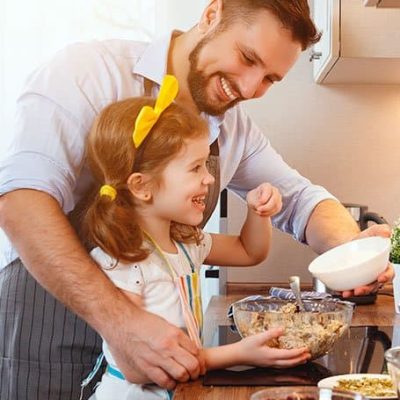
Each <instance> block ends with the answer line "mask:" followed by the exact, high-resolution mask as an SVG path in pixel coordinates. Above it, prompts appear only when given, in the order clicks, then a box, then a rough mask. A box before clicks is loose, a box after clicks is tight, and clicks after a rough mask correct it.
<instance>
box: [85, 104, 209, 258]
mask: <svg viewBox="0 0 400 400" xmlns="http://www.w3.org/2000/svg"><path fill="white" fill-rule="evenodd" d="M154 104H155V100H154V99H151V98H148V97H137V98H130V99H127V100H123V101H119V102H116V103H113V104H111V105H109V106H108V107H106V108H105V109H104V110H103V111H102V112H101V113H100V115H99V116H98V118H97V119H96V121H95V123H94V125H93V128H92V130H91V132H90V133H89V137H88V143H87V157H88V162H89V166H90V168H91V170H92V173H93V175H94V178H95V179H96V181H97V182H98V190H97V192H96V194H95V197H94V199H93V201H92V203H91V205H90V206H89V207H88V209H87V211H86V213H85V216H84V221H83V226H84V229H85V233H86V235H87V237H88V239H89V240H90V241H91V242H92V243H93V244H95V245H97V246H99V247H100V248H101V249H103V250H104V251H105V252H106V253H108V254H109V255H111V256H112V257H114V258H115V259H116V260H119V261H125V262H134V261H140V260H143V259H145V258H146V257H147V256H148V251H147V250H146V249H145V248H144V246H143V233H142V231H141V229H140V227H139V225H138V224H137V215H136V211H135V205H134V199H133V195H132V193H131V192H130V191H129V189H128V186H127V180H128V177H129V176H130V175H131V174H132V172H141V173H144V174H149V175H150V176H152V177H154V179H155V181H156V182H157V176H158V175H159V174H160V173H161V171H162V170H163V169H164V168H165V166H166V165H167V164H168V162H169V161H171V160H172V159H173V158H174V157H175V156H176V155H177V154H178V153H179V151H180V150H181V149H182V147H183V146H184V143H185V140H187V139H192V138H195V137H198V136H201V135H207V133H208V127H207V125H206V123H205V121H203V120H202V119H201V118H200V116H198V115H196V114H194V113H192V112H191V111H189V110H187V109H186V108H184V107H182V106H180V105H177V104H175V103H173V104H171V105H170V106H169V107H168V108H167V109H166V110H165V111H164V112H163V113H162V114H161V116H160V118H159V119H158V121H157V122H156V124H155V125H154V126H153V128H152V129H151V131H150V133H149V134H148V136H147V137H146V139H145V140H144V141H143V143H142V144H141V145H140V147H139V148H138V149H136V148H135V147H134V145H133V139H132V134H133V129H134V126H135V120H136V118H137V116H138V114H139V112H140V110H141V108H142V107H143V106H151V107H154ZM104 184H108V185H111V186H112V187H113V188H114V189H115V190H116V191H117V196H116V198H115V199H114V200H112V199H111V198H110V197H109V196H100V194H99V189H100V187H101V186H102V185H104ZM171 237H172V238H173V239H175V240H178V241H182V242H198V241H199V239H200V231H199V229H198V228H197V227H193V226H188V225H182V224H178V223H172V224H171Z"/></svg>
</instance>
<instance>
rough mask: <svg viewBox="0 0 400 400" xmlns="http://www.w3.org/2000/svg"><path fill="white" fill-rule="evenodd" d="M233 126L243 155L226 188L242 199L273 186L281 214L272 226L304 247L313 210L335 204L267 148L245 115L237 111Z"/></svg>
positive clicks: (257, 129) (321, 189) (265, 139)
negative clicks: (323, 203)
mask: <svg viewBox="0 0 400 400" xmlns="http://www.w3.org/2000/svg"><path fill="white" fill-rule="evenodd" d="M235 118H237V120H236V121H234V124H235V126H236V127H237V128H239V129H238V132H237V134H238V135H242V137H245V138H246V140H245V142H244V145H243V155H242V158H241V160H240V163H239V165H238V168H237V170H236V172H235V173H234V175H233V177H232V179H231V181H230V183H229V184H228V188H229V189H231V190H233V191H234V192H235V193H237V194H238V195H239V196H240V197H242V198H243V199H245V198H246V194H247V192H248V191H249V190H251V189H253V188H255V187H257V186H258V185H259V184H260V183H263V182H269V183H271V184H272V185H274V186H276V187H277V188H278V189H279V191H280V193H281V195H282V201H283V206H282V210H281V212H279V213H278V214H277V215H275V216H274V217H272V223H273V225H274V226H275V227H277V228H278V229H280V230H282V231H283V232H286V233H289V234H291V235H293V236H294V237H295V239H296V240H298V241H300V242H303V243H305V242H306V240H305V228H306V226H307V223H308V220H309V218H310V215H311V213H312V211H313V210H314V208H315V207H316V206H317V204H318V203H320V202H321V201H323V200H327V199H334V200H337V199H336V198H335V197H334V196H333V195H332V194H331V193H329V192H328V191H327V190H326V189H325V188H323V187H322V186H319V185H315V184H313V183H311V182H310V180H308V179H307V178H305V177H304V176H302V175H300V174H299V173H298V172H297V171H296V170H295V169H293V168H291V167H290V166H289V165H288V164H287V163H286V162H285V161H284V160H283V159H282V157H281V156H280V155H279V154H278V153H277V152H276V151H275V149H274V148H273V147H272V146H271V143H270V142H269V140H268V139H267V138H266V137H265V135H264V134H263V133H262V132H261V130H260V129H259V128H258V126H257V125H256V124H255V123H254V122H253V121H252V120H251V118H249V117H248V116H247V115H246V113H245V112H244V111H243V110H242V109H241V107H237V113H236V115H235Z"/></svg>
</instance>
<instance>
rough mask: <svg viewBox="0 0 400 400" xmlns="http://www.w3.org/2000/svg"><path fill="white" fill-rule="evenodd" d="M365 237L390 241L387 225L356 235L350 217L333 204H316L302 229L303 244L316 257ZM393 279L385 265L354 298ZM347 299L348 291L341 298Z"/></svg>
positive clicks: (356, 290)
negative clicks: (309, 248)
mask: <svg viewBox="0 0 400 400" xmlns="http://www.w3.org/2000/svg"><path fill="white" fill-rule="evenodd" d="M368 236H383V237H390V227H389V226H388V225H372V226H370V227H369V228H367V229H365V230H364V231H362V232H360V229H359V227H358V225H357V223H356V222H355V221H354V219H353V218H352V216H351V215H350V213H349V212H348V211H347V210H346V208H345V207H344V206H343V205H342V204H340V203H339V202H337V201H335V200H325V201H322V202H320V203H319V204H318V205H317V206H316V207H315V209H314V211H313V212H312V214H311V216H310V219H309V221H308V224H307V228H306V240H307V243H308V244H309V245H310V246H311V248H312V249H313V250H314V251H315V252H316V253H318V254H321V253H323V252H325V251H327V250H329V249H331V248H332V247H335V246H338V245H340V244H342V243H346V242H349V241H350V240H353V239H361V238H362V237H368ZM393 276H394V272H393V268H392V266H391V265H389V266H388V268H387V269H386V270H385V271H384V272H382V273H381V274H380V275H379V276H378V278H377V282H373V283H372V284H371V285H367V286H362V287H360V288H355V289H354V294H355V295H364V294H368V293H371V292H373V291H376V290H377V289H378V287H379V286H380V285H381V284H384V283H386V282H389V281H391V280H392V279H393ZM351 295H353V292H352V291H345V292H343V296H345V297H348V296H351Z"/></svg>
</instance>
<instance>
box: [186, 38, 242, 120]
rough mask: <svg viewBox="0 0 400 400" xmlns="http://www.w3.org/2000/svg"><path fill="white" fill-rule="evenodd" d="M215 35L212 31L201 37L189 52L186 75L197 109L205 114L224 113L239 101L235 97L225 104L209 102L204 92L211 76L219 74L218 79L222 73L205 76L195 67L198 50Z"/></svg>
mask: <svg viewBox="0 0 400 400" xmlns="http://www.w3.org/2000/svg"><path fill="white" fill-rule="evenodd" d="M216 35H217V34H216V33H214V34H211V35H209V36H206V37H205V38H203V39H202V40H201V41H200V42H199V43H198V44H197V45H196V47H195V48H194V49H193V50H192V52H191V53H190V54H189V62H190V69H189V74H188V77H187V82H188V86H189V90H190V94H191V96H192V98H193V101H194V102H195V104H196V106H197V108H198V109H199V111H201V112H205V113H206V114H209V115H221V114H223V113H225V111H227V110H228V109H229V108H231V107H233V106H234V105H235V104H237V103H238V102H239V99H236V100H233V101H231V102H229V103H227V104H225V105H218V104H213V103H211V102H210V101H209V99H208V97H207V92H206V87H207V83H208V82H209V81H210V79H211V78H212V77H213V76H216V75H220V76H219V77H218V79H220V77H222V76H223V74H214V75H211V76H209V77H207V76H205V75H204V74H203V73H202V72H201V71H199V70H198V69H197V65H198V59H199V53H200V50H201V49H202V48H203V47H204V45H205V44H206V43H208V42H209V41H210V40H211V39H212V38H215V36H216Z"/></svg>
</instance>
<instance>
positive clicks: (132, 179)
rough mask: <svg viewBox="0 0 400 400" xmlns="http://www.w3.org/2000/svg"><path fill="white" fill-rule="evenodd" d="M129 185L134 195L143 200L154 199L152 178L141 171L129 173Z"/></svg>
mask: <svg viewBox="0 0 400 400" xmlns="http://www.w3.org/2000/svg"><path fill="white" fill-rule="evenodd" d="M126 183H127V185H128V188H129V190H130V192H131V193H132V195H133V196H134V197H135V198H136V199H138V200H142V201H146V202H148V201H149V200H151V199H152V192H151V185H150V178H149V177H148V176H146V175H144V174H141V173H140V172H134V173H133V174H131V175H129V178H128V180H127V182H126Z"/></svg>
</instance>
